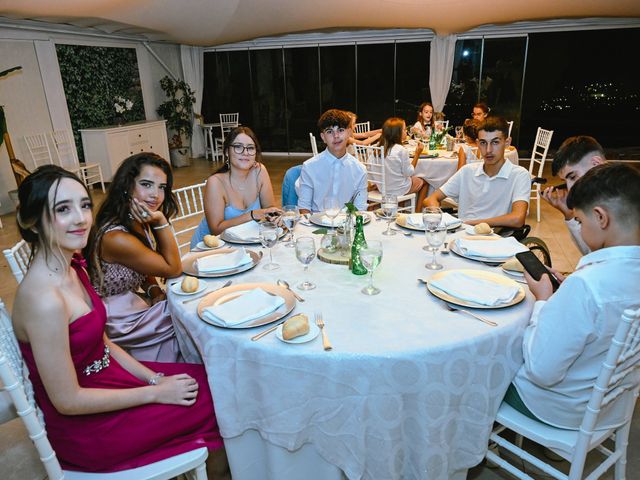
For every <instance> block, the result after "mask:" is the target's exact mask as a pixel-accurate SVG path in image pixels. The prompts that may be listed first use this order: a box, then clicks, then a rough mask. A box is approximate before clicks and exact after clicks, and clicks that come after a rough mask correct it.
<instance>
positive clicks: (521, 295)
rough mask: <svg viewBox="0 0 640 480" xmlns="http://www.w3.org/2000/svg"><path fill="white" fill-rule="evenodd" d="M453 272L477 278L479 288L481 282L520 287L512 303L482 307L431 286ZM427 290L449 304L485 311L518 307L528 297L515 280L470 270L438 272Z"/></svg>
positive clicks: (428, 283) (431, 279)
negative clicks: (433, 282)
mask: <svg viewBox="0 0 640 480" xmlns="http://www.w3.org/2000/svg"><path fill="white" fill-rule="evenodd" d="M453 272H461V273H464V274H465V275H468V276H469V277H475V278H477V279H478V281H479V282H478V285H479V287H480V286H481V282H486V281H490V282H494V283H497V284H499V285H512V286H513V285H515V286H516V287H518V293H517V294H516V296H515V297H514V298H513V300H511V301H510V302H505V303H500V304H498V305H482V304H479V303H476V302H471V301H468V300H463V299H461V298H457V297H454V296H453V295H450V294H448V293H447V292H443V291H442V290H440V289H439V288H437V287H434V286H433V285H431V282H432V281H434V280H438V279H440V278H442V277H444V276H446V275H451V274H452V273H453ZM427 290H429V292H431V294H432V295H434V296H436V297H438V298H439V299H440V300H444V301H445V302H447V303H452V304H454V305H459V306H461V307H470V308H482V309H485V310H492V309H496V308H505V307H511V306H512V305H516V304H518V303H520V302H521V301H523V300H524V299H525V297H526V296H527V294H526V292H525V290H524V287H523V286H522V285H518V284H517V283H516V282H515V281H514V280H511V279H510V278H506V277H503V276H502V275H499V274H497V273H494V272H487V271H485V270H469V269H460V270H445V271H442V272H438V273H436V274H435V275H433V276H432V277H431V278H430V279H429V281H428V282H427Z"/></svg>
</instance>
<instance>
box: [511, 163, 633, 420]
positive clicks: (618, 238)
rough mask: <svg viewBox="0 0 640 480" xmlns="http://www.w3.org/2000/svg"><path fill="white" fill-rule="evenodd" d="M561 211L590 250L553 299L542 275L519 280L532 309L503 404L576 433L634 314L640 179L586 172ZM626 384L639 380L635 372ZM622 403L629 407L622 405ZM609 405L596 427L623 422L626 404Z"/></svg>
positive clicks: (624, 171) (621, 171)
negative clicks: (621, 327) (620, 331)
mask: <svg viewBox="0 0 640 480" xmlns="http://www.w3.org/2000/svg"><path fill="white" fill-rule="evenodd" d="M567 206H568V207H569V208H571V209H573V211H574V214H575V217H576V219H577V221H578V222H580V223H581V226H582V228H581V235H582V239H583V240H584V242H585V243H586V244H587V245H588V247H589V248H590V249H591V251H592V252H591V253H589V254H587V255H585V256H584V257H583V258H582V259H580V262H579V263H578V267H577V269H576V271H575V272H574V273H573V274H571V275H570V276H569V277H567V278H566V279H565V278H564V277H563V276H562V275H561V274H559V273H558V272H557V271H555V270H553V269H552V270H551V272H552V273H553V274H554V275H555V276H556V278H557V279H558V280H559V281H560V283H561V285H560V288H559V289H558V291H557V292H556V293H553V287H552V285H551V281H550V279H549V277H548V275H546V274H543V275H542V276H541V277H540V280H539V281H536V280H534V279H533V278H532V277H531V276H530V275H529V274H527V273H525V278H526V280H527V283H528V284H529V289H530V290H531V293H533V295H534V296H535V297H536V300H537V301H536V304H535V307H534V309H533V313H532V315H531V319H530V321H529V326H528V327H527V329H526V330H525V333H524V339H523V345H522V348H523V355H524V364H523V365H522V367H521V368H520V370H519V371H518V372H517V374H516V377H515V379H514V380H513V382H512V384H511V386H510V387H509V390H508V391H507V395H506V396H505V401H506V402H507V403H508V404H510V405H511V406H513V407H514V408H516V409H517V410H519V411H521V412H522V413H524V414H525V415H528V416H531V417H532V418H536V419H538V420H541V421H543V422H546V423H548V424H550V425H554V426H556V427H560V428H569V429H577V428H578V427H579V426H580V422H581V421H582V417H583V415H584V411H585V408H586V405H587V402H588V401H589V396H590V394H591V390H592V388H593V384H594V383H595V381H596V378H597V375H598V373H599V370H600V368H601V366H602V362H603V361H604V359H605V356H606V353H607V350H608V348H609V345H610V343H611V338H612V336H613V334H614V333H615V330H616V328H617V326H618V323H619V322H620V318H621V315H622V312H623V311H624V310H625V309H627V308H638V307H640V295H639V294H638V285H640V172H638V171H637V170H635V169H633V168H631V167H628V166H625V165H622V164H605V165H600V166H597V167H594V168H592V169H590V170H589V171H588V172H587V173H585V174H584V176H583V177H582V178H581V179H579V180H578V181H577V182H576V183H575V185H574V186H573V188H572V189H571V190H570V191H569V195H568V197H567ZM635 375H636V376H635V377H634V378H630V379H628V381H634V382H638V381H640V378H638V377H639V376H640V372H636V374H635ZM629 401H633V399H632V398H629ZM623 403H625V402H612V404H611V405H609V407H607V408H605V409H604V410H603V412H602V414H601V417H600V422H601V423H600V425H601V426H602V427H604V426H612V425H616V424H619V423H620V422H621V421H622V420H623V416H624V413H625V411H626V408H627V407H628V405H626V404H623Z"/></svg>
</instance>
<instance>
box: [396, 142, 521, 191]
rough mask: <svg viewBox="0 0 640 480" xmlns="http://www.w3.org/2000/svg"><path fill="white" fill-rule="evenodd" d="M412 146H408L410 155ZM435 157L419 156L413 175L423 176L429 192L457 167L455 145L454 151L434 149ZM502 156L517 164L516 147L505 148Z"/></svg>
mask: <svg viewBox="0 0 640 480" xmlns="http://www.w3.org/2000/svg"><path fill="white" fill-rule="evenodd" d="M413 148H414V147H408V149H409V151H410V153H411V155H413ZM436 152H438V157H436V158H420V159H418V164H417V165H416V168H415V175H417V176H418V177H420V178H424V179H425V180H426V181H427V183H428V184H429V194H431V193H433V192H435V191H436V190H437V189H438V188H440V187H441V186H442V185H444V184H445V183H446V181H447V180H449V178H451V176H452V175H453V174H454V173H456V168H457V167H458V155H457V147H456V151H453V152H448V151H447V150H436ZM504 156H505V158H506V159H507V160H509V161H510V162H511V163H513V164H515V165H518V151H517V150H516V149H512V150H506V151H505V153H504Z"/></svg>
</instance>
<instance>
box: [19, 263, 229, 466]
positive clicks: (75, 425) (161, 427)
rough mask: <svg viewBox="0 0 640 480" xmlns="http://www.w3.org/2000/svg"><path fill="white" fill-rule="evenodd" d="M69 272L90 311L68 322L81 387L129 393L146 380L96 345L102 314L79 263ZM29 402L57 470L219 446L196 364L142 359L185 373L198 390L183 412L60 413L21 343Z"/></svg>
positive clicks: (144, 408)
mask: <svg viewBox="0 0 640 480" xmlns="http://www.w3.org/2000/svg"><path fill="white" fill-rule="evenodd" d="M74 268H75V270H76V272H77V273H78V277H79V278H80V280H81V282H82V284H83V285H84V287H85V289H86V290H87V292H88V294H89V296H90V298H91V302H92V304H93V310H92V311H91V312H89V313H87V314H86V315H83V316H82V317H79V318H78V319H76V320H75V321H74V322H73V323H71V324H70V325H69V345H70V349H71V358H72V360H73V364H74V366H75V369H76V374H77V376H78V383H79V384H80V386H81V387H83V388H110V389H121V388H134V387H141V386H145V385H146V383H145V382H144V381H142V380H140V379H138V378H136V377H135V376H133V375H132V374H130V373H129V372H128V371H127V370H125V369H124V368H123V367H122V366H121V365H120V364H119V363H118V362H117V361H116V360H115V359H114V358H113V357H112V356H111V355H110V354H109V352H108V349H107V348H106V345H105V344H104V341H103V333H104V329H105V322H106V311H105V307H104V305H103V303H102V300H101V299H100V297H99V296H98V294H97V293H96V292H95V290H94V289H93V288H92V286H91V283H90V282H89V278H88V276H87V274H86V272H85V270H84V269H83V268H82V267H81V266H80V264H79V262H78V260H75V261H74ZM20 350H21V351H22V354H23V356H24V360H25V362H26V364H27V367H28V368H29V373H30V378H31V382H32V383H33V388H34V392H35V398H36V401H37V403H38V405H39V406H40V408H41V409H42V412H43V414H44V419H45V424H46V429H47V435H48V437H49V440H50V441H51V444H52V446H53V448H54V450H55V451H56V454H57V455H58V459H59V460H60V463H61V465H62V467H63V468H64V469H67V470H79V471H83V472H114V471H118V470H124V469H129V468H135V467H139V466H142V465H147V464H149V463H153V462H156V461H158V460H162V459H165V458H168V457H170V456H173V455H177V454H180V453H184V452H186V451H189V450H193V449H195V448H200V447H207V448H209V449H210V450H216V449H219V448H222V446H223V443H222V437H221V436H220V433H219V430H218V424H217V421H216V416H215V413H214V409H213V399H212V396H211V391H210V390H209V384H208V382H207V376H206V372H205V370H204V367H203V366H202V365H196V364H187V363H156V362H144V364H145V365H146V366H148V367H149V368H151V369H152V370H154V371H156V372H163V373H164V374H165V375H167V376H169V375H174V374H178V373H187V374H189V375H191V376H192V377H193V378H195V379H196V381H197V382H198V385H199V387H200V388H199V390H198V397H197V400H196V403H195V404H194V405H192V406H190V407H184V406H179V405H161V404H148V405H141V406H138V407H133V408H128V409H124V410H118V411H114V412H106V413H99V414H90V415H63V414H61V413H59V412H58V411H57V410H56V409H55V407H54V406H53V404H52V403H51V400H50V399H49V396H48V395H47V392H46V391H45V388H44V385H43V384H42V380H41V378H40V375H39V373H38V369H37V367H36V364H35V360H34V356H33V352H32V350H31V345H30V344H27V343H22V342H20Z"/></svg>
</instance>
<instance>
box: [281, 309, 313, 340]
mask: <svg viewBox="0 0 640 480" xmlns="http://www.w3.org/2000/svg"><path fill="white" fill-rule="evenodd" d="M307 333H309V317H307V316H306V315H303V314H302V313H299V314H298V315H294V316H293V317H291V318H290V319H288V320H287V321H286V322H284V323H283V324H282V338H284V339H285V340H291V339H292V338H296V337H300V336H302V335H306V334H307Z"/></svg>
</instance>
